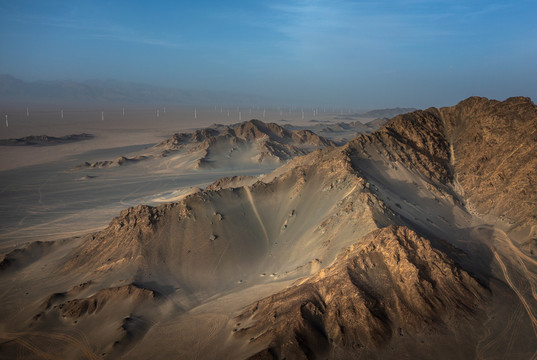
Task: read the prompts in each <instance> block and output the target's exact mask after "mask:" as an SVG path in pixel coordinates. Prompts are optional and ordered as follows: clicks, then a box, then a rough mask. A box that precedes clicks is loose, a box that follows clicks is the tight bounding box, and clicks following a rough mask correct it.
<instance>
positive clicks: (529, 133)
mask: <svg viewBox="0 0 537 360" xmlns="http://www.w3.org/2000/svg"><path fill="white" fill-rule="evenodd" d="M432 112H433V113H435V114H436V116H438V117H439V118H440V119H442V121H443V123H444V124H445V125H444V126H445V129H446V137H447V139H448V140H449V142H450V143H451V145H452V147H453V154H454V158H453V167H454V170H455V173H456V176H457V180H458V182H459V184H460V186H461V188H462V190H463V192H464V196H465V197H466V199H467V200H468V201H469V202H470V204H471V205H472V206H474V207H475V209H476V210H477V211H478V212H479V213H481V214H490V215H494V216H497V217H501V218H504V219H505V220H508V221H510V222H512V224H513V225H514V227H515V228H517V227H530V226H532V225H537V207H536V204H537V180H536V179H537V106H536V105H535V104H534V103H533V102H532V101H531V100H530V99H529V98H525V97H515V98H509V99H507V100H505V101H496V100H488V99H486V98H479V97H472V98H469V99H466V100H464V101H461V102H460V103H459V104H457V105H455V106H452V107H447V108H441V109H438V110H432Z"/></svg>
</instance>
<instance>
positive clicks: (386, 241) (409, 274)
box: [234, 226, 489, 359]
mask: <svg viewBox="0 0 537 360" xmlns="http://www.w3.org/2000/svg"><path fill="white" fill-rule="evenodd" d="M488 295H489V293H488V291H487V289H486V288H484V287H483V286H482V285H480V284H479V283H478V282H477V281H476V280H475V279H474V278H473V277H472V276H471V275H470V274H468V273H467V272H466V271H464V270H463V269H461V268H460V267H459V266H457V265H456V264H455V263H454V262H453V261H452V260H450V258H449V257H448V256H447V255H446V254H445V253H442V252H440V251H438V250H436V249H435V248H433V247H432V246H431V243H430V242H429V241H428V240H427V239H425V238H423V237H421V236H419V235H418V234H416V233H415V232H413V231H412V230H410V229H408V228H405V227H396V226H390V227H387V228H384V229H381V230H377V231H374V232H373V233H371V234H369V235H368V236H366V237H365V238H364V239H362V240H360V241H359V242H357V243H356V244H355V245H353V246H351V247H350V248H349V249H348V250H347V251H345V252H344V253H343V254H342V255H341V256H340V257H339V258H338V259H337V261H336V262H335V263H334V264H333V265H332V266H330V267H328V268H326V269H323V270H321V271H320V272H319V273H318V274H316V275H314V276H312V277H310V278H308V279H306V280H305V281H302V282H300V283H298V284H296V285H295V286H292V287H291V288H289V289H287V290H285V291H282V292H280V293H277V294H274V295H271V296H270V297H267V298H265V299H262V300H259V301H257V302H255V303H254V304H252V305H251V306H249V307H248V308H247V309H246V310H245V311H244V312H243V313H241V314H240V315H238V316H237V317H236V321H237V326H236V328H235V330H234V331H235V336H238V337H245V338H248V339H249V342H250V343H253V344H257V345H258V346H259V344H264V346H265V347H266V350H264V351H262V352H261V353H260V354H259V356H260V357H261V358H274V359H285V358H288V359H291V358H292V359H299V358H300V359H317V358H318V359H321V358H348V359H351V358H355V357H356V356H357V355H362V356H366V357H367V356H368V355H369V356H371V354H374V353H376V352H378V351H380V350H381V348H382V347H383V346H385V345H386V344H388V343H390V342H391V345H390V346H391V347H394V346H397V344H398V341H399V339H400V338H402V337H410V338H413V340H411V341H415V339H420V338H421V339H426V338H427V336H428V334H429V333H431V332H436V331H440V332H442V333H443V334H446V335H450V334H451V335H453V334H455V333H457V332H459V331H461V329H460V327H461V325H462V324H465V326H471V325H472V324H473V325H474V326H475V325H476V324H477V322H476V319H477V318H478V317H479V315H482V313H481V310H480V308H479V307H480V306H481V304H482V303H483V301H484V300H485V299H486V298H487V296H488ZM468 330H469V329H465V332H466V331H468ZM392 339H395V340H394V341H392ZM444 345H446V344H438V346H439V347H441V346H444ZM448 346H449V344H448ZM261 355H263V356H261ZM414 355H417V356H418V357H420V355H421V357H423V356H424V355H426V354H424V353H420V351H419V349H416V353H415V354H414ZM253 358H256V357H255V356H254V357H253Z"/></svg>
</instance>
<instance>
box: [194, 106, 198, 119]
mask: <svg viewBox="0 0 537 360" xmlns="http://www.w3.org/2000/svg"><path fill="white" fill-rule="evenodd" d="M197 118H198V111H197V109H196V108H194V119H197Z"/></svg>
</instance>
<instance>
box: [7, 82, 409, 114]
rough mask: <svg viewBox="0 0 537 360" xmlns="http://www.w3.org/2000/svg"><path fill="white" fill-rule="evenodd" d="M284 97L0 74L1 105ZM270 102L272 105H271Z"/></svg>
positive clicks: (242, 101) (246, 101)
mask: <svg viewBox="0 0 537 360" xmlns="http://www.w3.org/2000/svg"><path fill="white" fill-rule="evenodd" d="M282 102H284V103H285V100H282V99H273V98H269V97H263V96H259V95H255V94H242V93H232V92H225V91H210V90H186V89H178V88H168V87H160V86H154V85H148V84H143V83H133V82H125V81H118V80H113V79H108V80H86V81H83V82H77V81H71V80H51V81H30V82H28V81H24V80H21V79H18V78H16V77H14V76H11V75H7V74H0V105H6V104H25V105H26V104H32V103H45V104H59V103H61V104H72V105H78V104H94V105H101V104H152V105H159V104H161V105H178V106H181V105H199V106H215V105H217V106H230V105H233V106H236V105H239V106H251V105H252V104H265V105H268V106H279V105H281V103H282ZM271 104H272V105H271ZM414 110H416V109H414V108H393V109H377V110H371V111H369V112H366V113H358V114H354V115H347V117H345V118H342V120H345V119H347V118H348V119H351V120H356V119H354V118H353V116H354V117H362V118H388V119H389V118H392V117H394V116H396V115H399V114H403V113H407V112H411V111H414Z"/></svg>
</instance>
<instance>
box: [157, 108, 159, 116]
mask: <svg viewBox="0 0 537 360" xmlns="http://www.w3.org/2000/svg"><path fill="white" fill-rule="evenodd" d="M159 110H160V109H157V117H159V116H160V113H159Z"/></svg>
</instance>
